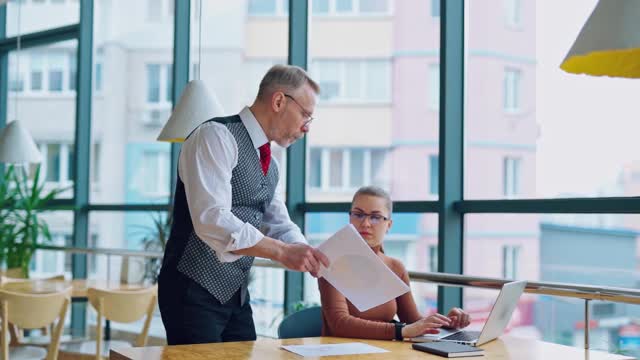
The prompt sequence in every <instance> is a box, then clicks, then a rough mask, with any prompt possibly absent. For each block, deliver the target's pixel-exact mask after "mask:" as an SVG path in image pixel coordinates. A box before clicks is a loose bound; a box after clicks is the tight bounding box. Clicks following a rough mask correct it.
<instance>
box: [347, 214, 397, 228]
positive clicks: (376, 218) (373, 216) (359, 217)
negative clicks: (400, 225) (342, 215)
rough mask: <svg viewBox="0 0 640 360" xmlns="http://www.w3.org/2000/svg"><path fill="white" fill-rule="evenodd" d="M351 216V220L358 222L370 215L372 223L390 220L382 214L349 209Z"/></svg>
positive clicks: (376, 223)
mask: <svg viewBox="0 0 640 360" xmlns="http://www.w3.org/2000/svg"><path fill="white" fill-rule="evenodd" d="M349 217H350V218H351V220H354V221H358V222H363V221H364V219H366V218H367V217H368V218H369V222H370V223H371V225H378V224H380V223H381V222H383V221H387V220H389V218H388V217H386V216H383V215H380V214H367V213H363V212H359V211H349Z"/></svg>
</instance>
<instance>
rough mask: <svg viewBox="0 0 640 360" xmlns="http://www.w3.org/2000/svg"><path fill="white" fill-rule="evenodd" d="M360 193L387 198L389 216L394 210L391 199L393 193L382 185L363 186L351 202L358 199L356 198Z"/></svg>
mask: <svg viewBox="0 0 640 360" xmlns="http://www.w3.org/2000/svg"><path fill="white" fill-rule="evenodd" d="M360 195H367V196H375V197H379V198H382V199H384V200H385V205H386V206H387V210H389V216H391V213H392V212H393V201H391V195H389V193H388V192H387V191H386V190H384V189H383V188H381V187H378V186H363V187H361V188H360V189H358V191H356V193H355V194H354V195H353V199H352V200H351V203H353V202H354V201H356V198H357V197H358V196H360Z"/></svg>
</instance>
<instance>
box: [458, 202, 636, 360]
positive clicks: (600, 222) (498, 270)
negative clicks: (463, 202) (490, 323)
mask: <svg viewBox="0 0 640 360" xmlns="http://www.w3.org/2000/svg"><path fill="white" fill-rule="evenodd" d="M639 229H640V216H638V215H615V214H548V215H539V214H468V215H466V216H465V239H464V241H465V242H464V245H463V248H464V261H465V262H464V272H465V274H468V275H472V276H480V277H493V278H512V279H526V280H530V281H541V282H556V283H567V284H582V285H593V286H603V287H618V288H629V289H636V288H637V286H638V281H637V278H638V271H637V262H638V261H637V250H638V230H639ZM603 254H606V256H603ZM497 294H498V293H497V292H496V291H495V290H481V289H476V288H465V290H464V304H465V309H466V310H467V311H469V312H470V314H471V315H472V317H474V318H476V319H477V320H476V321H474V324H475V325H477V326H480V325H482V323H483V321H484V320H486V315H487V311H488V310H489V309H490V307H491V305H492V304H493V301H494V300H495V297H496V295H497ZM590 309H591V314H592V318H591V323H590V326H591V329H592V330H591V335H590V341H591V348H594V349H601V350H606V351H609V352H618V351H624V352H625V353H626V352H627V351H631V352H630V353H629V354H633V355H635V356H637V355H638V354H640V347H638V345H637V342H636V340H637V338H638V334H639V333H638V332H637V331H636V329H635V327H634V326H631V327H630V325H632V324H634V323H635V319H636V318H637V313H638V310H639V309H638V306H636V305H628V304H624V303H605V302H601V301H592V302H591V303H590ZM508 333H509V334H513V335H516V336H525V337H533V338H536V339H543V340H545V341H551V342H555V343H560V344H565V345H571V346H576V347H583V346H584V338H583V335H584V301H582V300H579V299H570V298H564V297H557V296H548V295H530V294H525V295H524V296H523V297H522V298H521V299H520V302H519V304H518V308H517V310H516V312H515V314H514V315H513V317H512V319H511V324H510V326H509V327H508Z"/></svg>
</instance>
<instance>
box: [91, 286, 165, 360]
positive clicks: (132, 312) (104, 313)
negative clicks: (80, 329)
mask: <svg viewBox="0 0 640 360" xmlns="http://www.w3.org/2000/svg"><path fill="white" fill-rule="evenodd" d="M87 293H88V297H89V302H90V303H91V305H92V306H93V307H94V308H95V309H96V311H97V312H98V322H97V329H96V345H97V346H98V348H97V352H98V353H99V351H100V349H101V344H100V343H101V340H102V339H101V337H102V318H103V317H104V318H106V319H108V320H111V321H115V322H122V323H130V322H134V321H137V320H140V319H142V317H144V316H145V315H146V316H147V318H146V319H145V322H144V325H143V327H142V332H141V333H140V336H138V339H137V341H136V346H144V345H145V344H146V342H147V335H148V332H149V325H150V324H151V318H152V317H153V310H154V309H155V306H156V298H157V294H158V285H154V286H150V287H146V288H141V289H131V290H106V289H98V288H89V289H88V290H87Z"/></svg>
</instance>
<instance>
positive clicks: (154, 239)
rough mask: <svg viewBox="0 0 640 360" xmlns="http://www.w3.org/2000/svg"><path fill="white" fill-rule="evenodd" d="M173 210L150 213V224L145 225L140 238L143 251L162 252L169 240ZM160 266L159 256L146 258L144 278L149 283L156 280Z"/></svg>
mask: <svg viewBox="0 0 640 360" xmlns="http://www.w3.org/2000/svg"><path fill="white" fill-rule="evenodd" d="M172 215H173V210H172V209H169V210H168V211H167V213H166V214H165V213H164V212H157V213H153V214H151V220H152V224H151V225H149V226H145V227H144V229H145V233H146V234H145V236H144V237H143V238H142V245H143V247H144V250H145V251H149V252H162V253H164V249H165V246H166V245H167V241H168V240H169V235H170V233H171V223H172V222H173V218H172ZM161 266H162V259H161V258H147V261H146V266H145V279H146V280H149V281H151V283H154V284H155V283H156V282H157V277H158V274H159V273H160V267H161Z"/></svg>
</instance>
